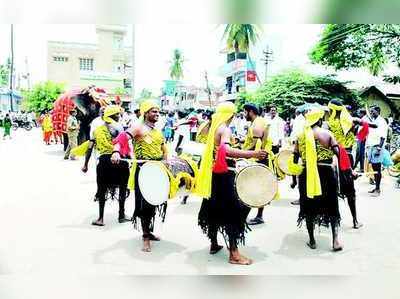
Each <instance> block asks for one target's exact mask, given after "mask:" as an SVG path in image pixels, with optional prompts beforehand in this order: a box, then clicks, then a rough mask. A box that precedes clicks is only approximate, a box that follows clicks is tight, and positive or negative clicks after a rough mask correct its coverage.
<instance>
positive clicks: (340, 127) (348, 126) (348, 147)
mask: <svg viewBox="0 0 400 299" xmlns="http://www.w3.org/2000/svg"><path fill="white" fill-rule="evenodd" d="M328 108H329V120H328V126H329V130H330V131H331V132H332V133H333V136H334V137H335V139H336V141H337V143H338V144H339V146H340V147H341V149H342V150H341V152H340V154H341V155H342V157H341V156H339V157H340V158H343V156H348V157H349V158H350V163H351V165H352V166H353V164H354V159H353V155H352V149H353V145H354V144H355V142H356V136H355V132H356V131H357V128H358V126H359V125H361V126H364V127H366V128H368V127H376V125H374V124H372V123H371V124H370V123H367V122H365V121H362V120H361V119H358V118H354V117H352V116H351V115H350V113H349V112H348V111H347V109H346V107H345V106H344V105H343V104H342V103H341V102H340V101H338V100H332V101H330V102H329V104H328ZM366 130H367V131H368V129H366ZM356 177H357V174H355V173H353V171H352V170H351V169H350V170H348V171H346V172H344V171H340V172H339V182H340V184H339V185H340V193H341V195H342V196H345V197H347V202H348V204H349V208H350V212H351V216H352V217H353V228H354V229H358V228H360V227H362V226H363V225H362V223H359V222H358V219H357V209H356V190H355V188H354V178H356Z"/></svg>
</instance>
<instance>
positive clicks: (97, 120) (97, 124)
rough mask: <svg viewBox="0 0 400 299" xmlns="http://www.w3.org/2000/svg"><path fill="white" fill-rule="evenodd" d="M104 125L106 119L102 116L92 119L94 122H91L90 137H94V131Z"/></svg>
mask: <svg viewBox="0 0 400 299" xmlns="http://www.w3.org/2000/svg"><path fill="white" fill-rule="evenodd" d="M102 125H104V120H103V119H102V118H101V116H98V117H96V118H95V119H94V120H92V123H91V124H90V139H94V131H95V130H96V129H97V128H98V127H100V126H102Z"/></svg>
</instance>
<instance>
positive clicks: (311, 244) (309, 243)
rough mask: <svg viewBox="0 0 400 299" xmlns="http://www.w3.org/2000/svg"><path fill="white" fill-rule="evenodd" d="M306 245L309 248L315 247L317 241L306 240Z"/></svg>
mask: <svg viewBox="0 0 400 299" xmlns="http://www.w3.org/2000/svg"><path fill="white" fill-rule="evenodd" d="M307 246H308V247H310V248H311V249H317V243H315V241H314V242H311V241H309V242H307Z"/></svg>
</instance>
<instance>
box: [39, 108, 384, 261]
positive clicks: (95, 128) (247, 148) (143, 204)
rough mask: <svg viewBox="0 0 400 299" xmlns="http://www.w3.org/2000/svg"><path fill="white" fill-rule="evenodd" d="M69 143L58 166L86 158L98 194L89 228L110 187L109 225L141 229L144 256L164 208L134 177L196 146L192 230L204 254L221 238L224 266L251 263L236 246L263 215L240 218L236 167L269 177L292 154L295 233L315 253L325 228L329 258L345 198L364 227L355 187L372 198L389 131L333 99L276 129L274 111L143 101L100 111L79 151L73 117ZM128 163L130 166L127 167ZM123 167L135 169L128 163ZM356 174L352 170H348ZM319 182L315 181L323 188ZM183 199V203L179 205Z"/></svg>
mask: <svg viewBox="0 0 400 299" xmlns="http://www.w3.org/2000/svg"><path fill="white" fill-rule="evenodd" d="M41 123H42V127H43V132H44V140H45V142H46V143H49V139H50V138H51V132H52V128H51V117H50V115H49V113H45V114H44V115H43V117H42V120H41ZM67 131H68V140H69V144H68V147H67V149H66V151H65V156H64V158H65V159H75V158H76V156H84V157H85V158H84V165H83V166H82V171H83V172H85V173H86V172H87V171H88V169H89V166H88V165H89V161H90V159H91V156H92V153H93V152H96V157H97V164H96V178H97V179H96V180H97V191H96V195H95V200H96V201H97V202H98V205H99V216H98V218H97V219H95V220H94V221H93V222H92V225H95V226H104V225H105V222H104V209H105V202H106V201H107V199H108V198H109V197H108V196H107V194H108V193H107V192H109V190H110V188H111V189H113V190H115V189H118V190H119V192H118V193H115V194H117V195H116V197H117V199H118V202H119V213H118V221H119V222H120V223H125V222H127V221H132V222H133V223H134V225H135V228H137V229H141V231H142V238H143V248H142V250H143V251H145V252H151V242H153V241H160V238H159V237H158V236H156V235H154V234H153V231H154V227H155V225H156V224H155V223H156V222H155V218H156V217H157V215H158V216H160V218H161V220H162V221H163V220H164V219H165V217H166V212H167V202H163V203H162V204H159V205H152V204H150V203H149V202H148V201H146V200H145V198H144V196H143V194H142V191H141V189H140V188H139V184H138V176H139V172H140V169H141V168H142V167H143V165H144V163H146V162H147V161H166V160H168V159H170V158H171V157H173V156H177V155H179V154H180V153H181V152H182V148H183V146H184V145H185V144H187V143H188V142H197V143H203V144H204V145H205V150H204V152H203V154H202V156H201V162H199V164H198V171H197V174H196V178H195V181H196V185H195V188H194V189H193V190H192V191H193V193H194V194H197V195H198V196H200V197H202V198H203V202H202V205H201V208H200V211H199V214H198V224H199V226H200V227H201V229H202V231H203V232H204V233H205V234H206V235H207V237H208V238H209V240H210V254H216V253H217V252H219V251H220V250H221V249H222V246H221V245H219V244H218V241H217V234H218V232H221V233H222V234H223V236H224V239H225V241H226V244H227V247H228V250H229V252H230V255H229V262H230V263H232V264H242V265H243V264H245V265H248V264H251V262H252V261H251V259H249V258H247V257H245V256H243V255H242V254H241V253H240V252H239V250H238V247H239V245H241V244H244V240H245V235H246V233H247V232H248V228H249V225H258V224H261V223H264V216H263V212H264V207H259V208H258V210H257V215H256V217H255V218H253V219H247V218H248V215H249V212H250V208H249V207H248V206H246V205H244V204H243V203H242V202H241V201H240V198H238V195H237V193H236V192H235V175H236V173H235V171H233V170H232V167H234V166H235V165H234V164H235V160H236V159H238V158H244V159H252V160H253V161H256V162H257V163H260V164H263V165H265V166H267V167H271V168H273V167H274V166H272V161H273V160H274V159H275V157H276V155H277V154H279V153H280V152H281V151H282V149H288V148H289V149H291V150H292V152H293V161H291V167H292V168H293V169H296V171H294V172H293V173H295V174H293V175H292V183H291V184H290V186H291V187H292V188H296V186H298V191H299V193H298V194H299V199H298V200H296V201H293V202H292V203H293V204H298V205H299V206H300V211H299V216H298V224H299V225H300V224H301V223H302V222H303V220H304V221H305V223H306V226H307V231H308V235H309V241H308V242H307V245H308V246H309V247H310V248H311V249H315V248H316V247H317V242H316V240H315V236H314V227H315V225H325V226H330V227H331V229H332V249H333V251H340V250H342V249H343V245H342V244H341V242H340V241H339V236H338V235H339V231H338V227H339V224H340V221H341V216H340V213H339V208H338V198H346V199H347V203H348V206H349V209H350V212H351V215H352V224H353V228H354V229H359V228H361V227H362V226H363V224H362V223H361V222H360V221H359V217H358V214H357V208H356V197H357V196H356V195H357V194H356V193H357V192H356V189H355V187H354V182H355V180H357V178H358V177H359V176H360V175H361V174H362V173H363V172H365V173H366V175H369V176H370V181H371V184H373V186H374V188H373V189H372V190H370V191H369V193H370V194H371V196H375V197H378V196H380V195H381V192H382V190H381V179H382V167H383V166H384V160H385V156H386V155H387V153H386V149H385V145H386V143H387V141H388V131H389V124H388V123H387V121H386V120H385V119H383V118H382V117H381V116H380V108H379V107H378V106H373V107H371V108H370V110H369V111H366V110H364V109H360V110H358V111H351V109H350V108H349V107H346V106H345V105H343V104H342V103H341V102H340V101H338V100H333V101H331V102H330V103H329V105H327V106H324V107H322V106H321V107H320V108H315V107H314V108H309V109H296V111H295V113H294V115H293V116H292V118H290V119H286V120H283V119H282V118H281V117H280V116H279V113H278V109H277V107H275V106H270V107H268V108H267V109H261V108H260V107H258V106H257V105H255V104H252V103H247V104H245V105H244V106H243V109H242V110H241V111H237V110H236V106H235V105H234V104H232V103H230V102H225V103H222V104H220V105H218V106H217V107H216V110H215V111H212V110H194V109H189V110H185V111H181V110H179V111H162V110H161V109H160V108H159V107H158V105H157V104H156V103H155V102H153V101H150V100H149V101H145V102H144V103H142V104H141V106H140V109H137V110H134V111H133V113H131V112H129V111H126V110H124V109H122V108H121V107H120V106H117V105H110V106H106V107H103V108H101V109H100V112H99V116H98V117H97V118H96V119H94V120H93V122H92V124H91V129H90V140H88V141H86V142H84V143H83V144H81V145H79V146H78V141H77V136H78V132H79V121H78V120H77V118H76V110H75V109H73V110H71V112H70V116H69V117H68V120H67ZM132 158H134V159H133V160H131V159H132ZM129 161H131V162H132V161H134V162H132V164H130V163H129ZM356 169H358V171H356ZM322 178H323V179H322ZM129 190H132V191H133V193H134V195H135V211H134V213H133V216H132V217H127V216H126V215H125V200H126V198H127V197H128V196H129V194H130V192H129ZM186 199H187V197H186V198H185V199H184V201H183V202H182V203H184V204H185V203H186Z"/></svg>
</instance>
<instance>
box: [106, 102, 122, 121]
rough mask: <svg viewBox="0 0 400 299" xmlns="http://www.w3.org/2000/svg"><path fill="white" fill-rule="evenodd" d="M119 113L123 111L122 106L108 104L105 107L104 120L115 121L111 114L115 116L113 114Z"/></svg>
mask: <svg viewBox="0 0 400 299" xmlns="http://www.w3.org/2000/svg"><path fill="white" fill-rule="evenodd" d="M118 113H121V107H120V106H117V105H110V106H107V107H106V108H105V109H104V114H103V120H104V121H105V122H106V123H109V124H111V123H113V122H115V120H113V119H112V118H111V117H110V116H113V115H115V114H118Z"/></svg>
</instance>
